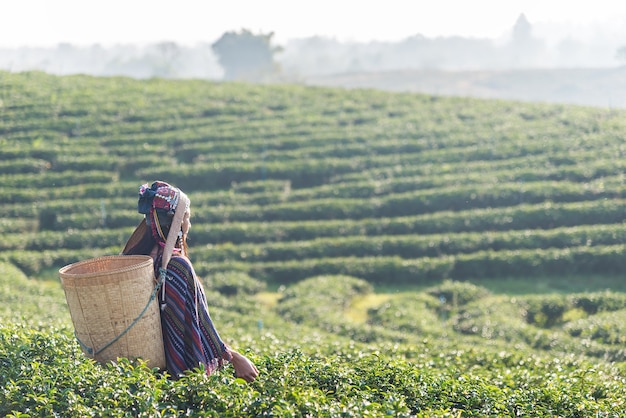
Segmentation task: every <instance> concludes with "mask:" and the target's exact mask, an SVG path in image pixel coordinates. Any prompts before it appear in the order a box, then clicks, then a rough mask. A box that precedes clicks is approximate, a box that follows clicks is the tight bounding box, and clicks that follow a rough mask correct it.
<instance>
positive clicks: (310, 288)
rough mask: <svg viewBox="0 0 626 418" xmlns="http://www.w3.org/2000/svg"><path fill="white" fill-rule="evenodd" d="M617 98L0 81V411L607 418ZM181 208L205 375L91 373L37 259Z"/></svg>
mask: <svg viewBox="0 0 626 418" xmlns="http://www.w3.org/2000/svg"><path fill="white" fill-rule="evenodd" d="M625 135H626V112H624V111H616V110H610V109H602V108H586V107H576V106H564V105H547V104H530V103H518V102H512V101H496V100H478V99H467V98H449V97H448V98H444V97H436V96H428V95H418V94H402V93H389V92H379V91H374V90H341V89H333V88H321V87H304V86H295V85H294V86H286V85H281V86H273V85H265V86H261V85H247V84H235V83H214V82H208V81H193V80H190V81H172V80H160V79H152V80H132V79H127V78H94V77H87V76H70V77H55V76H51V75H46V74H43V73H36V72H33V73H20V74H15V73H7V72H0V145H1V147H0V179H1V182H0V199H2V215H1V216H0V232H1V234H2V238H3V239H2V240H0V414H1V415H6V416H16V417H25V416H73V417H83V416H94V415H95V416H146V417H147V416H150V417H153V416H233V417H239V416H281V417H283V416H284V417H287V416H289V417H291V416H312V417H313V416H315V417H317V416H328V417H340V416H341V417H348V416H355V417H363V416H371V417H379V416H407V417H408V416H416V417H461V416H463V417H483V416H484V417H491V416H510V417H518V416H533V417H552V416H561V417H591V416H599V417H600V416H601V417H623V416H626V325H625V324H626V293H625V292H626V280H624V278H625V277H624V271H625V268H626V247H625V242H626V241H625V237H626V224H625V223H624V221H625V219H626V211H625V210H624V203H625V202H626V185H625V177H624V171H625V165H626V160H625V159H624V154H625V153H626V141H625V140H624V139H625ZM156 179H159V180H164V181H167V182H170V183H172V184H174V185H176V186H179V187H181V188H182V189H183V190H185V191H186V192H187V194H188V195H189V197H190V199H191V202H192V219H191V221H192V224H193V226H192V229H191V233H190V239H189V244H190V253H191V258H192V260H193V261H194V265H195V267H196V270H197V271H198V273H199V275H200V276H201V278H202V280H203V282H204V284H205V287H206V289H207V294H208V298H209V303H210V305H211V314H212V316H213V319H214V320H215V322H216V324H217V326H218V329H219V330H220V332H221V334H222V336H223V337H224V338H225V339H226V340H227V341H228V342H229V343H230V344H232V345H233V346H235V347H236V348H238V349H239V350H240V351H242V352H245V353H246V354H247V355H248V356H249V357H250V358H251V359H252V360H253V361H254V362H255V363H256V364H257V366H258V367H259V369H260V370H261V375H260V376H259V379H258V380H257V381H255V382H253V383H252V384H245V383H244V382H243V381H240V380H238V379H235V378H234V377H233V373H232V368H230V366H228V367H226V368H225V369H223V370H221V371H219V372H218V373H216V374H214V375H212V376H210V377H208V378H207V377H205V376H204V375H203V373H202V371H201V370H196V371H194V372H191V373H190V374H189V375H188V376H187V377H185V378H183V379H180V380H177V381H173V380H170V379H168V378H167V377H166V376H164V375H163V374H161V373H159V372H157V371H154V370H151V369H149V368H148V367H146V365H145V364H144V363H142V362H141V361H136V360H131V361H128V360H121V361H120V362H118V363H117V364H115V365H112V364H109V365H99V364H96V363H94V362H92V361H91V360H88V359H86V358H85V356H84V355H83V354H82V353H81V351H80V348H79V346H78V344H77V342H76V341H75V339H74V336H73V327H72V323H71V320H70V317H69V312H68V309H67V305H66V304H65V298H64V294H63V290H62V288H61V286H60V282H59V279H58V273H57V272H58V269H59V268H60V267H62V266H64V265H66V264H69V263H73V262H76V261H79V260H83V259H87V258H91V257H96V256H100V255H110V254H117V253H119V251H120V250H121V248H122V246H123V244H124V242H125V240H126V239H127V237H128V236H129V235H130V233H131V232H132V230H133V229H134V226H135V225H136V224H137V223H138V222H139V220H140V219H141V216H140V215H139V214H138V213H137V211H136V202H137V191H138V188H139V186H140V185H141V184H142V183H145V182H151V181H153V180H156Z"/></svg>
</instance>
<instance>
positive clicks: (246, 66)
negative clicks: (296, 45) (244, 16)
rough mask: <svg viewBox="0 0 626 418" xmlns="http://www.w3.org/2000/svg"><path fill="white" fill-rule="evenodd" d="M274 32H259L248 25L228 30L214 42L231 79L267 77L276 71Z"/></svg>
mask: <svg viewBox="0 0 626 418" xmlns="http://www.w3.org/2000/svg"><path fill="white" fill-rule="evenodd" d="M273 36H274V32H270V33H268V34H258V35H255V34H253V33H252V32H250V31H249V30H247V29H242V30H241V31H240V32H226V33H224V34H223V35H222V36H221V37H220V38H219V39H218V40H217V41H216V42H215V43H213V45H211V47H212V49H213V51H214V52H215V53H216V54H217V57H218V60H219V63H220V64H221V66H222V68H223V69H224V78H225V79H227V80H248V81H263V80H266V79H268V78H269V77H271V76H272V75H274V74H276V72H277V64H276V63H275V61H274V55H275V54H276V53H278V52H280V51H282V48H280V47H276V46H272V37H273Z"/></svg>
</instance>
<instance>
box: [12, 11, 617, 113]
mask: <svg viewBox="0 0 626 418" xmlns="http://www.w3.org/2000/svg"><path fill="white" fill-rule="evenodd" d="M574 29H576V28H574ZM587 29H588V30H587V31H586V32H584V31H582V30H581V29H580V28H578V32H576V31H574V32H571V30H572V29H571V28H570V31H568V30H564V29H563V28H560V31H559V28H556V27H548V26H545V25H543V26H538V27H535V26H533V25H532V24H531V23H530V22H528V20H527V19H526V17H525V16H524V15H523V14H522V15H520V17H519V18H518V20H517V21H516V22H515V23H514V24H513V25H512V27H511V31H510V33H509V34H508V35H507V36H505V37H503V38H501V39H478V38H464V37H458V36H453V37H438V38H427V37H425V36H422V35H420V34H417V35H415V36H411V37H408V38H406V39H404V40H401V41H398V42H382V41H380V42H378V41H377V42H368V43H363V42H340V41H337V40H336V39H332V38H325V37H317V36H316V37H310V38H302V39H292V40H289V41H287V42H286V43H285V44H284V45H280V48H281V50H280V52H279V53H276V54H275V56H274V60H275V63H276V68H277V70H276V72H275V73H274V74H272V75H271V77H264V78H263V79H248V80H245V81H253V82H271V83H281V82H288V83H303V84H309V85H325V86H336V87H347V88H375V89H383V90H392V91H410V92H418V93H428V94H436V95H453V96H470V97H483V98H505V99H515V100H525V101H543V102H559V103H570V104H581V105H591V106H606V107H626V67H623V66H621V64H624V63H626V49H621V48H623V47H624V45H626V41H622V38H621V37H620V36H617V35H615V34H606V33H605V34H603V33H602V32H601V31H599V30H595V31H593V30H589V28H587ZM572 33H574V34H575V35H572ZM590 33H591V34H590ZM0 69H4V70H8V71H12V72H22V71H30V70H39V71H44V72H47V73H51V74H57V75H68V74H89V75H94V76H128V77H133V78H140V79H141V78H152V77H163V78H179V79H188V78H200V79H209V80H223V79H224V69H223V68H222V66H221V65H220V62H219V60H218V56H217V55H216V54H215V52H214V51H213V49H212V43H211V42H206V43H198V44H195V45H181V44H177V43H175V42H170V41H165V42H160V43H154V44H147V45H133V44H127V45H114V46H108V47H105V46H102V45H99V44H94V45H91V46H77V45H72V44H68V43H62V44H59V45H57V46H56V47H51V48H35V47H23V48H15V49H6V48H5V49H0Z"/></svg>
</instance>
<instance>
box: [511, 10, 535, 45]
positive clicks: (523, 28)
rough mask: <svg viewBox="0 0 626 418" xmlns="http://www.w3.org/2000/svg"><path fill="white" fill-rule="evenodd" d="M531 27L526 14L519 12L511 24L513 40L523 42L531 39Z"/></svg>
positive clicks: (518, 42)
mask: <svg viewBox="0 0 626 418" xmlns="http://www.w3.org/2000/svg"><path fill="white" fill-rule="evenodd" d="M532 33H533V28H532V25H531V24H530V22H529V21H528V19H526V15H525V14H524V13H522V14H520V15H519V17H518V18H517V20H516V21H515V25H513V42H514V43H517V44H525V43H528V42H529V41H531V40H532V36H533V35H532Z"/></svg>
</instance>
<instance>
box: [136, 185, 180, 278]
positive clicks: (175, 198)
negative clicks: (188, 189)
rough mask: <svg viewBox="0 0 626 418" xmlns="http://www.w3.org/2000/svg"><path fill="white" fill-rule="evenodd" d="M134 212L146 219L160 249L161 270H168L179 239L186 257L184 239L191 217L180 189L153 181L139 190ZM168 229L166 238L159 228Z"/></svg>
mask: <svg viewBox="0 0 626 418" xmlns="http://www.w3.org/2000/svg"><path fill="white" fill-rule="evenodd" d="M137 210H138V211H139V213H143V214H144V215H145V216H146V224H147V225H148V226H149V227H150V229H151V230H152V236H153V238H154V239H155V240H156V241H157V242H158V243H159V244H160V245H161V246H162V247H163V265H162V266H163V268H166V267H167V263H169V260H170V257H171V255H172V251H173V250H174V247H175V245H176V242H177V241H178V240H180V244H181V250H182V252H183V255H185V256H186V255H187V248H186V245H185V237H186V235H187V232H189V227H190V225H191V224H190V222H189V217H190V214H191V211H190V203H189V198H188V197H187V195H186V194H185V193H183V192H182V191H181V190H180V189H178V188H176V187H174V186H172V185H170V184H168V183H165V182H163V181H155V182H154V183H152V184H151V185H148V183H146V184H143V185H142V186H141V187H140V188H139V201H138V203H137ZM168 225H169V227H170V230H169V233H168V234H167V237H166V236H165V234H164V233H163V230H162V227H164V226H168Z"/></svg>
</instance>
